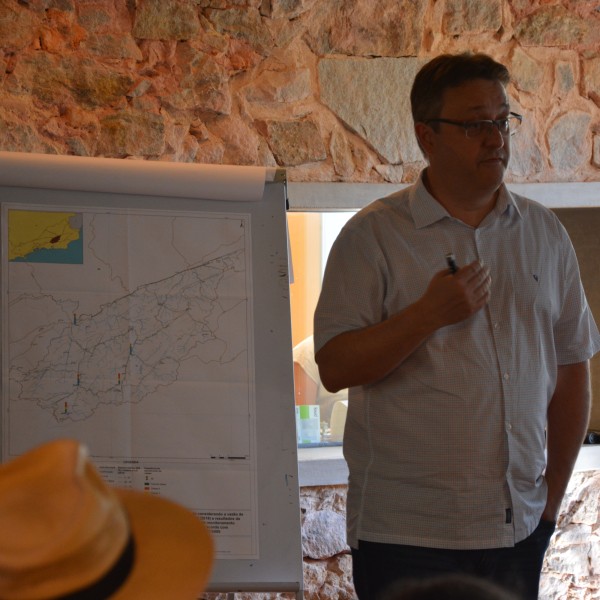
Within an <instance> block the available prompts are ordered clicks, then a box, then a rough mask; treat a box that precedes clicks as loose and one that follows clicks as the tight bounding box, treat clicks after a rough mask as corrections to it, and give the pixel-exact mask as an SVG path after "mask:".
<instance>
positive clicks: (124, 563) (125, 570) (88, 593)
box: [53, 535, 135, 600]
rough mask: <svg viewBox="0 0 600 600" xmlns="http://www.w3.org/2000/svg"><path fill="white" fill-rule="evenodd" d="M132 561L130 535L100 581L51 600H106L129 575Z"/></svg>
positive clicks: (133, 551) (133, 547) (133, 557)
mask: <svg viewBox="0 0 600 600" xmlns="http://www.w3.org/2000/svg"><path fill="white" fill-rule="evenodd" d="M134 560H135V541H134V539H133V536H132V535H130V536H129V540H128V542H127V545H126V546H125V549H124V550H123V552H122V553H121V556H120V557H119V560H117V562H116V563H115V564H114V565H113V567H112V568H111V569H110V571H108V572H107V573H106V574H105V575H104V576H102V578H101V579H99V580H98V581H96V582H95V583H92V584H91V585H89V586H87V587H85V588H82V589H80V590H77V591H76V592H71V593H70V594H66V595H64V596H57V597H56V598H54V599H53V600H106V599H107V598H109V597H110V596H111V595H112V594H114V593H115V592H116V591H117V590H118V589H119V588H120V587H121V586H122V585H123V583H124V582H125V580H126V579H127V577H128V576H129V573H131V569H132V567H133V562H134Z"/></svg>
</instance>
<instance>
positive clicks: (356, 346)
mask: <svg viewBox="0 0 600 600" xmlns="http://www.w3.org/2000/svg"><path fill="white" fill-rule="evenodd" d="M435 329H436V325H435V324H434V322H433V321H431V320H428V319H427V318H426V316H425V315H423V314H422V312H421V311H420V308H419V305H417V304H415V305H411V306H409V307H407V308H406V309H405V310H404V311H402V312H401V313H398V314H397V315H394V316H393V317H391V318H389V319H387V320H386V321H383V322H381V323H378V324H376V325H372V326H369V327H365V328H363V329H357V330H354V331H348V332H346V333H342V334H340V335H338V336H337V337H335V338H333V339H332V340H330V341H329V342H328V343H327V344H325V346H324V347H323V348H322V349H321V350H320V351H319V352H317V354H316V356H315V359H316V361H317V364H318V365H319V373H320V377H321V381H322V383H323V385H324V386H325V388H326V389H328V390H329V391H330V392H337V391H339V390H341V389H344V388H347V387H352V386H356V385H366V384H369V383H373V382H374V381H378V380H379V379H382V378H383V377H385V376H386V375H388V374H389V373H390V372H391V371H393V370H394V369H395V368H397V367H398V366H399V365H400V364H401V363H402V362H403V361H404V360H405V359H406V358H407V357H408V356H410V355H411V354H412V353H413V352H414V351H415V350H416V349H417V348H418V347H419V346H420V345H421V344H422V343H423V341H424V340H425V339H427V338H428V337H429V336H430V335H431V334H432V333H433V332H434V331H435Z"/></svg>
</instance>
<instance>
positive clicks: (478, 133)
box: [411, 54, 520, 196]
mask: <svg viewBox="0 0 600 600" xmlns="http://www.w3.org/2000/svg"><path fill="white" fill-rule="evenodd" d="M508 82H509V73H508V70H507V69H506V67H505V66H503V65H501V64H500V63H498V62H496V61H495V60H493V59H492V58H490V57H489V56H486V55H483V54H458V55H448V54H445V55H442V56H438V57H437V58H434V59H433V60H431V61H430V62H428V63H427V64H425V65H424V66H423V67H422V68H421V70H420V71H419V72H418V73H417V76H416V77H415V81H414V83H413V87H412V90H411V106H412V113H413V119H414V122H415V134H416V136H417V140H418V143H419V146H420V147H421V150H422V151H423V153H424V155H425V157H426V158H427V160H428V162H429V168H428V176H430V177H431V178H432V181H435V182H436V183H437V185H438V188H440V187H441V188H445V189H447V190H451V191H453V192H459V193H462V192H464V193H466V194H467V195H468V194H469V192H473V193H474V194H475V195H480V194H481V195H483V196H485V195H488V194H491V193H493V192H495V191H496V190H497V189H498V187H499V185H500V184H501V183H502V181H503V179H504V172H505V170H506V167H507V165H508V160H509V157H510V144H509V136H510V133H511V131H510V128H509V127H510V126H511V125H512V126H513V127H514V126H515V125H518V123H519V122H520V119H519V118H518V117H513V116H512V114H511V112H510V106H509V102H508V95H507V92H506V85H507V84H508ZM507 125H508V126H509V127H507Z"/></svg>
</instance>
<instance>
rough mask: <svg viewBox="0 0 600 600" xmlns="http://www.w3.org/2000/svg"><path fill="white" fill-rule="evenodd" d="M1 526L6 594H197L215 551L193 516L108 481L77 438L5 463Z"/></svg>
mask: <svg viewBox="0 0 600 600" xmlns="http://www.w3.org/2000/svg"><path fill="white" fill-rule="evenodd" d="M0 532H1V533H0V598H2V600H47V599H52V600H74V599H77V600H101V599H105V598H110V599H111V600H129V599H133V598H135V599H136V600H139V599H143V600H152V599H156V600H159V599H160V600H164V599H169V600H179V599H181V600H184V599H188V598H189V599H190V600H195V599H196V598H197V597H198V595H199V594H200V593H201V592H202V591H203V589H204V587H205V585H206V583H207V581H208V577H209V575H210V569H211V566H212V561H213V555H214V549H213V542H212V539H211V537H210V534H209V532H208V530H207V528H206V526H205V525H204V524H203V523H202V521H201V520H200V519H198V518H197V517H196V516H195V515H194V514H193V513H191V512H190V511H188V510H187V509H185V508H183V507H182V506H180V505H178V504H175V503H174V502H171V501H168V500H165V499H163V498H158V497H155V496H151V495H149V494H146V493H143V492H136V491H132V490H121V489H116V488H112V487H110V486H108V485H107V484H106V483H105V482H104V480H103V479H102V478H101V477H100V475H99V473H98V472H97V471H96V469H95V468H94V466H93V465H92V463H91V462H90V461H89V459H88V453H87V451H86V449H85V448H84V447H83V446H82V445H80V444H79V443H78V442H76V441H74V440H58V441H54V442H49V443H47V444H44V445H42V446H39V447H38V448H35V449H33V450H31V451H29V452H28V453H26V454H24V455H22V456H20V457H18V458H16V459H14V460H13V461H11V462H8V463H6V464H4V465H0ZM76 592H80V593H79V594H75V593H76Z"/></svg>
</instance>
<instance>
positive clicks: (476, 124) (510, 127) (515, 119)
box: [425, 112, 523, 138]
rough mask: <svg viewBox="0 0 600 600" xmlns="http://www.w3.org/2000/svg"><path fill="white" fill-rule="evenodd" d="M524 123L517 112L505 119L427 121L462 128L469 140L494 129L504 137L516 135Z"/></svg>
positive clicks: (427, 122) (521, 116)
mask: <svg viewBox="0 0 600 600" xmlns="http://www.w3.org/2000/svg"><path fill="white" fill-rule="evenodd" d="M522 121H523V115H520V114H518V113H515V112H511V113H510V114H509V115H508V117H505V118H504V119H483V120H481V121H451V120H450V119H428V120H427V121H425V123H426V124H427V125H429V123H447V124H448V125H456V126H457V127H462V128H463V129H464V130H465V135H466V136H467V137H468V138H479V137H483V136H484V135H488V134H489V133H491V132H492V131H493V130H494V127H497V128H498V131H499V132H500V133H501V134H502V135H514V133H515V132H516V131H517V130H518V129H519V125H521V122H522Z"/></svg>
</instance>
